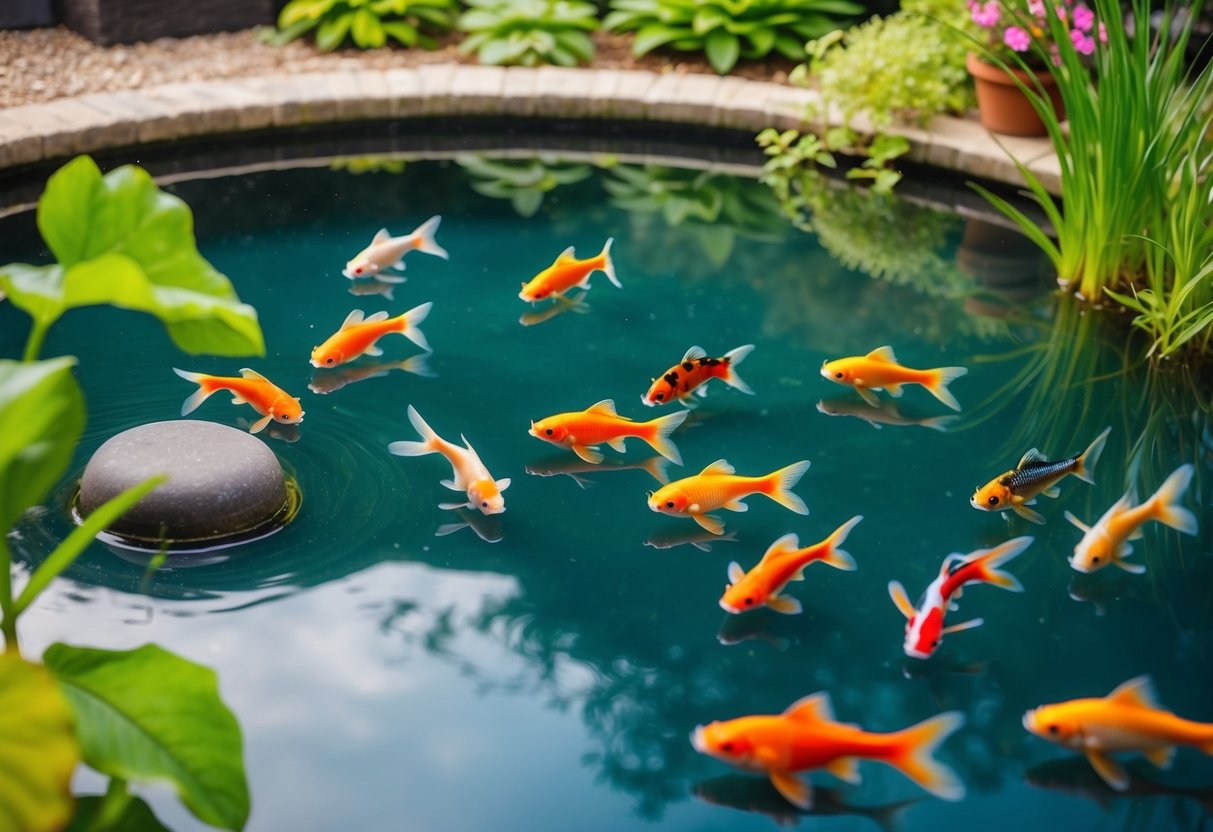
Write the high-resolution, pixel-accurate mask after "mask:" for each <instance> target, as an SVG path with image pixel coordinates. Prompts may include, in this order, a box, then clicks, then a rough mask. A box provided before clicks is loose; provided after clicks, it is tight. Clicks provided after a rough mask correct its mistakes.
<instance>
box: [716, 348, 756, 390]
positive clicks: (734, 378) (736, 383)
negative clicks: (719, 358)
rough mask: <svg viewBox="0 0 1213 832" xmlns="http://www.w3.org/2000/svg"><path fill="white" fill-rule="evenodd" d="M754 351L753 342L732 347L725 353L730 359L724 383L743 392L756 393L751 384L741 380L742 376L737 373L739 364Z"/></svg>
mask: <svg viewBox="0 0 1213 832" xmlns="http://www.w3.org/2000/svg"><path fill="white" fill-rule="evenodd" d="M753 351H754V345H753V344H743V345H741V346H740V347H737V348H735V349H731V350H729V351H728V352H726V353H725V354H724V357H725V358H726V359H728V362H729V367H728V370H727V371H726V372H725V375H724V379H723V380H724V383H725V384H727V385H729V386H730V387H734V388H736V389H738V390H740V391H741V392H742V393H749V394H750V395H751V396H752V395H754V391H753V390H751V389H750V385H748V384H746V383H745V382H744V381H742V380H741V376H739V375H737V365H738V364H740V363H741V362H742V361H744V360H745V357H746V356H747V355H749V354H750V353H751V352H753Z"/></svg>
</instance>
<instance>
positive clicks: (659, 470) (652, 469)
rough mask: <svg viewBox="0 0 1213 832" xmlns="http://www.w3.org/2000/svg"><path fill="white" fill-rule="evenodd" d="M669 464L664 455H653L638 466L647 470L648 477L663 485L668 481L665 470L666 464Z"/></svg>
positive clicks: (668, 477)
mask: <svg viewBox="0 0 1213 832" xmlns="http://www.w3.org/2000/svg"><path fill="white" fill-rule="evenodd" d="M669 464H670V461H669V460H668V459H666V458H665V457H663V456H655V457H653V458H651V459H649V460H648V461H647V462H644V463H643V464H641V466H640V467H641V468H643V469H644V470H646V471H648V472H649V476H650V477H652V478H653V479H655V480H657V482H659V483H661V484H662V485H665V484H667V483H668V482H669V481H670V475H669V474H667V473H666V470H665V469H666V466H667V465H669Z"/></svg>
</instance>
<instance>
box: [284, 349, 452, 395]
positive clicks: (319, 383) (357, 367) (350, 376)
mask: <svg viewBox="0 0 1213 832" xmlns="http://www.w3.org/2000/svg"><path fill="white" fill-rule="evenodd" d="M429 357H430V354H429V353H424V352H423V353H418V354H417V355H413V356H409V357H408V358H406V359H404V360H403V361H386V362H381V363H369V364H352V365H346V366H343V367H340V368H334V369H331V370H330V369H328V368H325V367H321V368H320V369H318V370H316V372H314V373H312V381H311V384H309V385H308V386H307V389H309V390H311V391H312V392H313V393H318V394H320V395H321V396H324V395H327V394H328V393H332V392H333V391H335V390H340V389H341V388H342V387H345V386H346V385H347V384H353V383H354V382H356V381H365V380H366V379H368V378H379V377H381V376H386V375H387V374H388V373H390V372H391V371H392V370H403V371H404V372H406V373H412V374H413V375H415V376H420V377H421V378H434V374H433V373H432V372H430V367H429V363H428V359H429Z"/></svg>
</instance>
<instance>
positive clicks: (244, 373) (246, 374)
mask: <svg viewBox="0 0 1213 832" xmlns="http://www.w3.org/2000/svg"><path fill="white" fill-rule="evenodd" d="M240 377H241V378H247V379H249V380H251V381H264V382H265V383H266V384H269V383H270V380H269V379H268V378H266V377H265V376H263V375H261V373H259V372H257V371H256V370H250V369H249V368H248V367H244V368H242V369H241V370H240Z"/></svg>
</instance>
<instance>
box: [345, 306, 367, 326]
mask: <svg viewBox="0 0 1213 832" xmlns="http://www.w3.org/2000/svg"><path fill="white" fill-rule="evenodd" d="M365 317H366V316H365V315H364V314H363V312H362V310H361V309H355V310H354V311H353V312H351V313H350V314H348V315H346V316H345V320H344V321H342V322H341V328H342V329H349V328H350V327H352V326H357V325H358V324H360V323H362V320H363V318H365Z"/></svg>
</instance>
